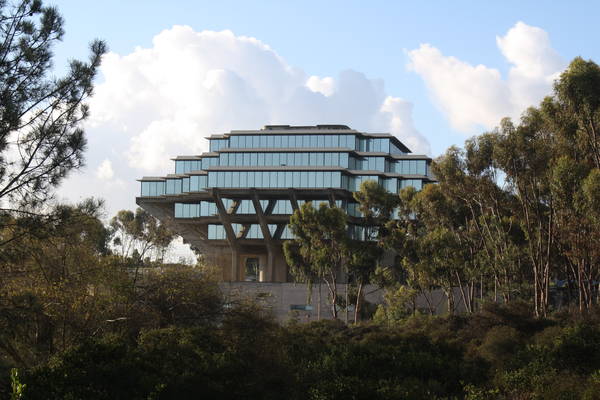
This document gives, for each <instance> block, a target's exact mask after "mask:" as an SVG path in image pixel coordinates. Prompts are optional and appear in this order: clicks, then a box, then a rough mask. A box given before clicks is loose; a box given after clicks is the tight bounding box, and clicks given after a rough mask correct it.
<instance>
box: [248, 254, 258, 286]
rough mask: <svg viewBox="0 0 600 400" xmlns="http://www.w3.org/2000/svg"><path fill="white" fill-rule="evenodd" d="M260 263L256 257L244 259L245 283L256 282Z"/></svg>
mask: <svg viewBox="0 0 600 400" xmlns="http://www.w3.org/2000/svg"><path fill="white" fill-rule="evenodd" d="M259 267H260V263H259V261H258V258H256V257H248V258H246V266H245V268H244V271H245V278H244V280H245V281H246V282H257V281H258V273H259Z"/></svg>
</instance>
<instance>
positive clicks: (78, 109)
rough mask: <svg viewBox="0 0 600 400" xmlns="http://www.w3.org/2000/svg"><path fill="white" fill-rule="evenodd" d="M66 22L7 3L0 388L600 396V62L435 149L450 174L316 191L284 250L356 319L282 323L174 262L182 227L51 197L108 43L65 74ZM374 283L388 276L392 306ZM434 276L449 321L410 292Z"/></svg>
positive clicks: (80, 135)
mask: <svg viewBox="0 0 600 400" xmlns="http://www.w3.org/2000/svg"><path fill="white" fill-rule="evenodd" d="M62 35H63V30H62V19H61V17H60V15H59V14H58V13H57V11H56V10H55V9H54V8H52V7H44V6H43V4H42V2H41V1H40V0H22V1H20V2H15V3H14V4H12V3H11V4H8V3H7V2H5V1H2V0H0V203H1V204H2V208H1V209H0V396H2V397H3V398H11V399H15V400H16V399H84V398H85V399H182V398H198V397H208V398H232V399H233V398H236V399H238V398H252V399H254V398H272V399H280V398H290V399H296V398H298V399H338V398H340V399H341V398H351V399H363V398H364V399H378V398H381V399H396V398H397V399H435V398H446V399H449V398H467V399H494V398H495V399H515V398H517V399H536V398H539V399H542V398H543V399H571V398H583V399H595V398H600V309H599V306H598V301H599V295H600V293H599V292H600V283H599V282H600V224H599V222H600V138H599V135H600V132H599V131H598V130H599V129H600V67H598V65H596V64H595V63H594V62H592V61H585V60H583V59H581V58H577V59H575V60H574V61H573V62H572V63H571V65H570V66H569V68H568V69H567V70H566V71H565V72H563V74H562V75H561V76H560V78H559V79H558V80H557V82H556V84H555V86H554V92H553V94H552V96H550V97H548V98H546V99H545V100H544V101H543V102H542V103H541V104H540V106H539V107H537V108H531V109H529V110H527V111H525V113H524V114H523V116H522V118H521V120H520V121H519V122H518V123H516V124H515V123H513V122H511V121H510V120H503V121H500V124H499V128H498V129H496V130H494V131H492V132H488V133H484V134H482V135H480V136H477V137H474V138H472V139H470V140H468V141H467V142H466V144H465V146H464V149H460V148H457V147H452V148H450V149H448V151H447V152H446V153H445V154H444V155H442V156H441V157H439V158H437V159H436V160H435V162H434V163H433V165H432V170H433V173H434V174H435V176H436V178H437V179H438V181H439V183H438V184H433V185H427V186H426V187H425V188H424V189H423V190H422V191H421V192H416V191H415V190H413V189H411V188H407V189H404V190H403V191H402V192H401V193H400V195H399V196H398V195H392V194H390V193H388V192H386V191H385V190H383V189H382V188H381V187H379V186H378V185H377V184H376V183H375V182H366V183H364V184H363V186H362V187H361V190H360V191H359V192H358V193H356V195H355V199H356V201H357V202H358V208H359V210H360V212H361V213H362V215H363V218H361V219H358V220H357V219H353V218H352V217H348V216H347V215H345V213H344V212H343V211H342V210H340V209H338V208H336V207H328V206H326V205H325V206H321V207H319V208H314V207H312V205H311V204H305V205H304V206H303V207H302V208H301V209H300V210H299V211H297V212H296V213H295V214H294V215H293V216H292V218H291V221H290V228H291V230H292V232H293V233H294V235H295V236H296V239H295V240H293V241H288V242H287V243H286V245H285V253H286V258H287V260H288V263H289V264H290V266H291V270H292V272H293V274H294V276H295V277H296V278H297V279H298V280H301V281H305V282H308V283H310V284H311V285H312V284H316V283H318V284H320V283H321V282H323V283H324V284H325V285H326V286H327V288H328V298H329V300H330V303H331V314H333V316H334V317H336V316H337V315H336V313H337V312H338V310H339V309H344V308H346V307H349V306H350V305H351V304H353V305H354V311H355V315H354V322H355V323H354V324H352V325H346V324H344V323H342V322H340V321H339V320H332V321H319V322H316V323H312V324H298V323H296V322H294V320H293V319H292V320H290V322H289V323H287V324H284V325H281V324H279V323H276V322H275V321H274V320H273V319H272V318H271V317H270V316H269V315H268V313H267V312H266V311H265V310H263V309H261V308H260V307H258V306H257V305H256V304H255V303H253V302H252V301H241V300H239V301H232V300H231V299H224V298H223V297H222V295H221V293H220V291H219V288H218V285H217V280H216V279H215V278H214V277H213V276H212V275H213V274H212V271H211V269H210V268H209V266H205V265H202V264H199V265H196V266H186V265H181V264H175V265H169V264H165V263H164V262H163V261H164V255H165V251H166V249H167V248H168V246H169V243H170V242H171V240H172V239H173V234H172V233H171V232H169V231H168V230H167V229H166V228H165V227H164V226H162V225H161V224H160V223H158V222H157V221H156V220H155V219H153V218H152V217H151V216H149V215H148V214H147V213H145V212H144V211H142V210H137V211H136V212H135V213H134V212H131V211H121V212H119V213H118V214H117V215H116V216H115V217H114V218H113V219H112V220H111V221H110V222H109V223H108V224H106V225H105V224H104V223H103V222H102V220H101V219H100V215H101V210H102V205H101V203H100V202H98V201H95V200H87V201H84V202H82V203H81V204H78V205H57V204H54V203H53V202H52V193H53V190H54V188H55V187H56V186H57V185H58V184H59V183H60V182H61V180H62V179H63V178H64V177H65V176H66V175H67V174H68V173H69V172H70V171H72V170H74V169H77V168H79V167H80V166H81V165H83V155H84V150H85V135H84V132H83V130H82V129H81V124H80V122H81V121H82V120H84V119H85V118H86V117H87V115H88V110H87V106H86V105H85V99H86V97H88V96H89V95H91V93H92V88H93V85H92V82H93V78H94V76H95V74H96V70H97V68H98V65H99V63H100V59H101V55H102V54H103V53H104V51H105V45H104V44H103V43H102V42H94V43H92V46H91V57H90V61H89V62H88V63H84V62H80V61H76V60H74V61H72V63H71V66H70V69H69V72H68V74H67V76H66V77H64V78H62V79H55V78H52V77H51V74H50V68H51V61H52V51H51V50H52V44H53V43H54V42H55V41H56V40H60V38H61V37H62ZM349 229H352V230H353V232H354V236H353V237H354V239H350V238H349V236H348V234H347V233H348V230H349ZM390 252H392V253H393V254H395V262H394V263H393V265H385V266H384V265H383V263H382V260H383V257H384V256H385V255H386V254H389V253H390ZM340 272H344V274H347V276H349V277H350V284H351V288H350V289H351V290H350V291H349V292H348V291H347V292H346V293H344V295H345V297H344V296H342V295H341V294H340V293H338V292H337V290H338V289H337V287H338V286H337V285H336V283H338V282H339V277H340V275H339V274H340ZM367 283H371V284H376V285H379V286H381V287H383V288H384V289H385V292H386V294H385V302H384V304H382V305H380V306H379V307H378V308H377V309H375V308H373V307H372V306H371V305H368V304H367V303H366V302H365V300H364V293H363V289H364V287H365V285H366V284H367ZM432 289H441V290H442V291H444V293H446V297H447V311H448V312H447V315H444V316H435V315H430V314H433V313H432V312H431V311H432V310H429V309H421V310H418V309H416V308H415V307H414V299H415V298H416V296H419V295H420V296H424V298H425V299H427V296H428V293H430V291H431V290H432ZM457 293H458V294H457ZM458 310H461V311H464V312H460V313H458V312H456V311H458Z"/></svg>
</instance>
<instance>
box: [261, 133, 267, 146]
mask: <svg viewBox="0 0 600 400" xmlns="http://www.w3.org/2000/svg"><path fill="white" fill-rule="evenodd" d="M260 147H262V148H264V147H267V137H266V136H265V135H260Z"/></svg>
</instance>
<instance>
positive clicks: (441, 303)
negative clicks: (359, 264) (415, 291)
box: [219, 282, 464, 322]
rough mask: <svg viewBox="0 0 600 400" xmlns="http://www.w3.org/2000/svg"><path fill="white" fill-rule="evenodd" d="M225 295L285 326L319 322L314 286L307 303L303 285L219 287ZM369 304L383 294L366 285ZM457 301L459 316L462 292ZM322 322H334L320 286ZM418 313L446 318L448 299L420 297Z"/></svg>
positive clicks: (325, 292) (435, 293) (436, 295)
mask: <svg viewBox="0 0 600 400" xmlns="http://www.w3.org/2000/svg"><path fill="white" fill-rule="evenodd" d="M219 286H220V287H221V290H222V291H223V294H224V296H225V298H226V300H228V301H235V300H239V299H254V300H255V301H257V302H258V303H259V304H260V305H262V306H263V307H264V308H265V309H266V310H267V311H268V312H270V313H272V314H273V316H274V317H275V318H276V319H277V320H278V321H280V322H286V321H289V320H290V319H297V320H298V321H300V322H310V321H316V320H318V304H319V301H318V299H319V293H318V292H319V288H318V285H313V288H312V296H311V300H310V302H309V301H308V285H306V284H302V283H276V282H222V283H220V284H219ZM345 290H346V285H343V284H340V285H338V296H340V297H341V298H344V297H345ZM364 293H365V294H366V296H365V297H366V300H367V301H368V302H369V303H373V304H381V303H383V294H384V291H383V290H382V289H380V288H378V287H376V286H374V285H367V286H365V288H364ZM455 301H456V307H457V310H456V311H457V312H462V311H464V307H462V304H461V299H460V292H459V290H458V289H456V290H455ZM309 303H310V305H311V306H312V310H292V309H291V308H292V306H305V305H307V304H309ZM320 304H321V319H331V318H332V317H333V314H332V309H331V304H330V302H329V291H328V290H327V285H325V284H322V286H321V303H320ZM415 306H416V308H417V309H418V310H421V311H422V312H424V313H427V312H428V311H427V310H428V309H429V307H430V306H431V308H432V309H433V310H434V311H435V313H436V314H444V313H446V310H447V299H446V296H445V295H444V293H443V292H442V291H441V290H433V291H431V292H429V293H427V296H426V297H425V296H423V295H421V296H419V297H417V299H416V301H415ZM338 318H339V319H341V320H342V321H343V320H345V310H339V312H338ZM353 318H354V316H353V314H352V307H350V311H349V314H348V320H349V321H352V320H353Z"/></svg>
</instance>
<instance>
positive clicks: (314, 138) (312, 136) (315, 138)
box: [310, 135, 317, 147]
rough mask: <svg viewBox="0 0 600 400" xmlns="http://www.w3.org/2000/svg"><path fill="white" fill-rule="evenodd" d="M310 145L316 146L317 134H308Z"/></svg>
mask: <svg viewBox="0 0 600 400" xmlns="http://www.w3.org/2000/svg"><path fill="white" fill-rule="evenodd" d="M310 147H317V135H310Z"/></svg>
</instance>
